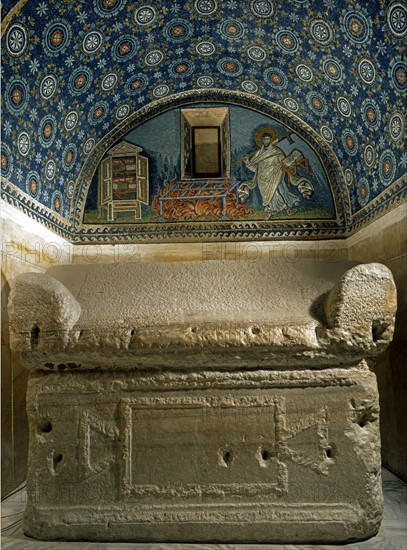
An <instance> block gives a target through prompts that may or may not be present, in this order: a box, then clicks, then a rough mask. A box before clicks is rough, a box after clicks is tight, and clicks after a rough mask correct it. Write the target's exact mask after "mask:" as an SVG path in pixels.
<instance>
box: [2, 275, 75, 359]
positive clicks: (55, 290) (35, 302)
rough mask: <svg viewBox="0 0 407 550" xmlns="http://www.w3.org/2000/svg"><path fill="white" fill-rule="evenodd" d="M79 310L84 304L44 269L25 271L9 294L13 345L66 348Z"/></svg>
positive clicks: (26, 349)
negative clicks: (32, 271) (42, 271)
mask: <svg viewBox="0 0 407 550" xmlns="http://www.w3.org/2000/svg"><path fill="white" fill-rule="evenodd" d="M80 314H81V306H80V305H79V303H78V302H77V301H76V299H75V298H74V297H73V295H72V294H71V292H70V291H69V290H68V289H67V288H66V287H65V286H64V285H63V284H62V283H61V282H60V281H57V280H56V279H54V278H53V277H50V276H49V275H46V274H43V273H22V274H21V275H19V276H18V277H17V278H16V279H15V281H14V282H13V286H12V290H11V292H10V296H9V321H10V345H11V348H12V349H13V348H14V349H18V350H22V351H28V352H33V351H35V350H37V349H38V350H41V351H43V350H46V349H48V350H49V349H53V348H56V349H58V348H61V347H62V348H63V347H65V346H66V345H67V343H68V341H69V337H70V332H71V329H72V327H73V326H74V324H75V323H76V321H77V320H78V319H79V316H80Z"/></svg>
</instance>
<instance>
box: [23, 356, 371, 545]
mask: <svg viewBox="0 0 407 550" xmlns="http://www.w3.org/2000/svg"><path fill="white" fill-rule="evenodd" d="M186 390H188V391H186ZM27 401H28V403H29V406H28V414H29V420H30V434H31V435H30V462H29V478H28V483H27V491H28V502H27V510H26V515H25V518H24V530H25V532H26V533H27V534H28V535H30V536H33V537H36V538H40V539H58V538H64V539H68V540H74V539H86V540H134V541H167V542H170V541H216V540H218V541H234V542H239V541H241V542H242V541H247V542H249V541H257V542H279V541H280V542H296V541H338V542H339V541H348V540H355V539H364V538H367V537H370V536H372V535H374V534H375V533H376V532H377V530H378V528H379V524H380V519H381V509H382V496H381V485H380V450H379V422H378V403H377V389H376V382H375V377H374V375H373V374H372V373H371V372H370V371H369V370H368V369H367V367H366V366H365V365H364V364H363V363H362V364H361V365H359V366H358V367H352V368H347V369H337V368H335V369H329V370H328V369H327V370H322V371H318V372H312V371H291V372H271V371H243V372H217V371H201V372H200V373H187V372H184V373H181V372H173V371H172V372H169V371H167V372H163V373H155V374H154V373H151V372H143V371H138V372H133V373H131V374H130V373H118V372H116V373H110V374H109V376H107V374H106V373H98V372H93V373H91V372H89V373H85V372H77V373H68V374H66V373H43V372H42V373H41V372H38V371H37V373H32V374H31V376H30V382H29V389H28V400H27Z"/></svg>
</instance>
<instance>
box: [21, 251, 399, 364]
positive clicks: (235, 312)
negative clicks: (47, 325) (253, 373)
mask: <svg viewBox="0 0 407 550" xmlns="http://www.w3.org/2000/svg"><path fill="white" fill-rule="evenodd" d="M354 265H355V264H354V263H352V262H334V263H322V262H312V261H305V260H302V261H299V262H294V263H293V262H287V261H284V260H272V261H270V260H259V261H249V260H242V261H236V262H234V261H215V260H214V261H205V262H176V263H172V264H165V263H161V264H160V263H140V264H137V263H126V264H118V265H115V264H97V265H91V266H89V265H87V266H83V265H81V266H63V267H55V268H52V269H50V270H49V271H48V273H49V274H50V275H51V274H52V276H53V277H55V278H56V279H58V281H59V282H60V283H62V284H63V285H64V286H65V287H66V288H67V291H68V292H70V293H71V294H72V295H73V296H74V297H75V298H76V300H77V301H78V303H80V304H81V307H82V313H81V316H80V318H79V319H78V321H77V322H76V324H75V325H74V326H72V327H71V329H70V330H69V331H68V332H67V329H66V326H64V328H63V329H60V328H59V326H57V325H56V326H55V327H54V328H55V332H57V331H58V330H62V331H63V337H62V338H60V339H59V342H56V341H55V339H53V340H52V341H51V342H49V341H48V342H47V340H42V339H41V334H40V335H39V345H38V349H37V351H35V350H30V348H29V346H28V345H27V336H26V335H27V333H28V332H29V330H30V327H31V323H32V322H33V321H32V319H33V318H34V317H35V315H37V318H38V319H40V318H41V317H42V316H43V314H44V309H43V308H42V306H41V305H40V303H39V305H38V307H37V305H36V304H37V303H36V301H35V300H34V298H32V299H31V302H30V308H31V310H30V311H31V313H30V317H28V318H29V322H27V325H26V326H23V327H20V332H21V334H22V336H21V341H19V336H18V333H17V331H14V338H13V345H14V349H16V350H20V351H22V352H23V354H24V356H23V361H24V363H25V365H26V366H28V367H35V368H42V369H48V370H50V369H51V370H53V369H58V368H59V369H71V368H72V369H73V368H82V369H84V368H85V369H94V368H97V369H100V368H102V369H108V370H111V369H113V368H117V369H134V368H145V367H149V368H154V367H159V368H161V367H167V368H168V367H172V368H190V366H191V364H193V366H194V368H205V367H206V366H207V365H208V362H210V364H211V365H212V367H214V368H215V367H216V368H240V367H246V368H257V367H259V366H260V367H262V368H293V367H301V366H304V365H308V366H310V367H313V368H325V367H326V366H333V365H342V364H348V365H351V364H354V363H355V362H358V361H360V360H361V359H362V358H363V357H366V356H368V355H375V354H377V353H379V352H381V351H382V350H383V349H384V347H385V346H386V345H387V344H388V343H389V341H390V339H391V335H392V327H393V323H394V309H395V287H394V284H393V283H392V279H391V274H390V272H388V270H387V272H386V268H384V266H378V265H377V264H373V265H372V267H369V266H368V265H367V266H358V268H354V269H355V270H356V271H352V270H351V271H350V272H348V274H345V275H344V272H346V270H348V269H349V268H351V267H353V266H354ZM362 274H363V276H362ZM342 276H343V279H341V280H340V282H339V283H338V284H337V285H336V286H335V283H336V282H337V281H338V279H339V278H340V277H342ZM359 276H360V277H361V279H360V280H361V281H363V282H362V283H361V284H359V283H358V282H357V281H358V277H359ZM21 285H23V282H21ZM332 289H333V290H332ZM358 292H360V293H361V294H360V296H359V294H358ZM328 293H329V295H328V298H327V304H328V305H327V307H326V308H325V311H326V316H327V319H326V318H325V312H324V307H323V300H324V297H325V295H327V294H328ZM382 294H385V295H383V296H382ZM353 299H354V300H355V301H356V303H357V304H358V305H357V306H356V309H357V311H358V315H357V316H355V315H353V316H352V315H350V314H349V312H350V311H354V310H355V308H354V307H353V306H352V305H349V304H348V301H349V300H353ZM362 304H363V307H362ZM12 305H13V308H16V307H17V305H18V308H20V309H19V311H18V318H19V319H23V318H24V315H25V314H26V311H25V309H26V308H25V305H24V304H16V303H13V304H12ZM41 308H42V309H41ZM327 321H328V322H327ZM38 322H39V321H38ZM372 323H373V324H374V326H375V327H379V328H377V329H376V328H375V329H374V330H372V328H371V327H372ZM367 327H368V329H367ZM383 327H387V328H386V330H382V328H383ZM379 332H380V335H379ZM287 350H289V353H287ZM27 351H28V353H24V352H27Z"/></svg>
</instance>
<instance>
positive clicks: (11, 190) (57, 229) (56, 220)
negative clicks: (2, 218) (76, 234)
mask: <svg viewBox="0 0 407 550" xmlns="http://www.w3.org/2000/svg"><path fill="white" fill-rule="evenodd" d="M0 180H1V198H2V199H3V200H4V201H5V202H7V203H8V204H10V205H11V206H13V207H14V208H17V209H18V210H20V211H21V212H23V214H25V215H26V216H28V217H29V218H31V219H33V220H35V221H36V222H38V223H40V224H41V225H43V226H44V227H46V228H47V229H49V230H50V231H53V232H54V233H56V234H57V235H60V236H61V237H63V238H65V239H67V240H68V241H71V242H72V241H73V235H72V226H71V224H70V223H69V222H68V221H67V220H66V219H65V218H63V217H62V216H60V215H59V214H57V213H56V212H54V211H53V210H51V209H50V208H47V207H46V206H44V205H42V204H41V203H39V202H38V201H36V200H34V199H32V198H31V197H30V196H29V195H27V194H26V193H24V192H23V191H21V189H19V188H18V187H16V186H15V185H14V184H13V183H11V182H9V181H8V180H6V179H5V178H3V177H1V178H0Z"/></svg>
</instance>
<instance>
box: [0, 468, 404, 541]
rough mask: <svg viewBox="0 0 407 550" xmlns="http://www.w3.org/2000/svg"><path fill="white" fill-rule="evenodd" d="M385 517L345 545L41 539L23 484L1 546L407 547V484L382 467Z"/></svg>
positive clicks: (6, 509) (6, 516)
mask: <svg viewBox="0 0 407 550" xmlns="http://www.w3.org/2000/svg"><path fill="white" fill-rule="evenodd" d="M382 478H383V491H384V503H385V504H384V517H383V522H382V526H381V528H380V531H379V533H378V535H377V536H376V537H374V538H373V539H370V540H367V541H364V542H360V543H352V544H347V545H342V546H332V545H327V544H322V545H315V544H313V545H307V544H305V545H293V544H285V545H283V544H145V543H143V544H136V543H120V544H119V543H115V544H112V543H100V542H99V543H89V542H41V541H36V540H33V539H30V538H28V537H25V536H24V534H23V531H22V527H21V521H22V514H23V511H24V507H25V498H26V494H25V491H24V487H22V488H20V489H19V490H17V491H16V492H14V493H13V494H12V495H10V496H9V497H8V498H6V499H5V500H4V501H3V502H2V513H1V519H2V521H1V548H2V550H112V549H116V550H130V549H132V550H313V549H315V550H316V549H320V550H329V549H334V548H336V550H338V549H339V548H346V550H407V485H406V484H405V483H403V482H402V481H400V480H399V479H398V478H397V477H395V476H394V475H393V474H391V473H390V472H388V471H387V470H385V469H383V472H382Z"/></svg>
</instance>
